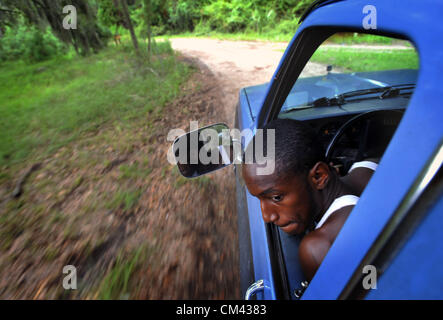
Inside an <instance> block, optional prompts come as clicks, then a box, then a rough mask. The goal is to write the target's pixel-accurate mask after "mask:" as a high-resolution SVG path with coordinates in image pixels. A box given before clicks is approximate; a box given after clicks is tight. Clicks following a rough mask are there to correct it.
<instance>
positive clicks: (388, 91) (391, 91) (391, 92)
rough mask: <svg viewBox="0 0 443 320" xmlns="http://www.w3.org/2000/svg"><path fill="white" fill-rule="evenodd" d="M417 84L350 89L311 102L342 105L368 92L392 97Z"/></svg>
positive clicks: (320, 105)
mask: <svg viewBox="0 0 443 320" xmlns="http://www.w3.org/2000/svg"><path fill="white" fill-rule="evenodd" d="M413 89H415V84H401V85H395V86H387V87H377V88H370V89H363V90H356V91H350V92H346V93H343V94H339V95H336V96H334V97H331V98H328V97H322V98H319V99H316V100H314V101H312V102H311V103H309V104H308V105H309V106H312V107H329V106H341V105H343V104H345V103H346V102H347V101H346V99H347V98H352V97H358V96H365V95H368V94H374V93H381V94H380V95H379V96H378V97H379V98H380V99H386V98H392V97H396V96H398V95H400V93H401V91H402V90H413Z"/></svg>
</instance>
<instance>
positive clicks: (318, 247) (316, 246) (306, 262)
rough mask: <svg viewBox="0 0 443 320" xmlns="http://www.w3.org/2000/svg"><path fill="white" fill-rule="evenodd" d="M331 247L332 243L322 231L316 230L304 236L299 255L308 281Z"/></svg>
mask: <svg viewBox="0 0 443 320" xmlns="http://www.w3.org/2000/svg"><path fill="white" fill-rule="evenodd" d="M330 247H331V243H330V242H329V240H328V238H327V237H326V236H324V235H323V234H322V233H321V232H318V231H315V232H312V233H310V234H308V235H307V236H305V237H304V238H303V240H302V242H301V244H300V247H299V251H298V255H299V257H300V264H301V266H302V269H303V273H304V274H305V276H306V278H307V280H308V281H311V279H312V278H313V277H314V275H315V273H316V272H317V269H318V267H319V266H320V264H321V263H322V261H323V259H324V257H325V256H326V253H328V250H329V248H330Z"/></svg>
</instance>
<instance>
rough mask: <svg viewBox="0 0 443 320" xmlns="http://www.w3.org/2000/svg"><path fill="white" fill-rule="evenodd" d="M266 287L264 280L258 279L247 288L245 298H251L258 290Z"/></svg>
mask: <svg viewBox="0 0 443 320" xmlns="http://www.w3.org/2000/svg"><path fill="white" fill-rule="evenodd" d="M264 289H265V285H264V281H263V280H258V281H256V282H254V283H253V284H251V285H250V286H249V288H248V290H246V294H245V300H251V298H252V296H253V295H255V294H256V293H257V292H260V291H263V290H264Z"/></svg>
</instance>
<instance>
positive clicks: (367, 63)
mask: <svg viewBox="0 0 443 320" xmlns="http://www.w3.org/2000/svg"><path fill="white" fill-rule="evenodd" d="M312 61H316V62H321V63H324V64H332V65H334V66H337V67H341V68H346V69H347V70H350V71H354V72H365V71H381V70H390V69H418V66H419V60H418V55H417V53H416V52H415V50H414V49H410V50H366V49H353V48H326V47H325V48H320V49H318V50H317V51H316V52H315V54H314V55H313V56H312Z"/></svg>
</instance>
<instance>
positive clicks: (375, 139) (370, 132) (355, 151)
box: [325, 110, 403, 174]
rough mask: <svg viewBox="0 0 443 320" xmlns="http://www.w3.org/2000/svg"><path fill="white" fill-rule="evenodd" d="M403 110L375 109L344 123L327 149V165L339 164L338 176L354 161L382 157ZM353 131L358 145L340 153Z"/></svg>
mask: <svg viewBox="0 0 443 320" xmlns="http://www.w3.org/2000/svg"><path fill="white" fill-rule="evenodd" d="M402 116H403V111H399V110H374V111H369V112H365V113H362V114H359V115H357V116H355V117H353V118H351V119H350V120H348V121H347V122H345V123H344V124H343V125H342V126H341V127H340V128H339V129H338V130H337V132H336V134H335V135H334V137H333V138H332V139H331V141H330V142H329V145H328V147H327V148H326V156H325V158H326V163H331V162H333V163H334V164H338V165H341V168H340V173H341V174H346V173H347V172H348V170H349V168H350V167H351V165H352V164H353V163H354V162H357V161H362V160H364V159H367V158H381V156H382V155H383V153H384V151H385V149H386V148H387V146H388V144H389V142H390V140H391V138H392V136H393V135H394V132H395V130H396V128H397V126H398V124H399V123H400V121H401V118H402ZM349 131H354V134H355V132H357V133H358V135H359V139H358V140H359V141H358V145H354V146H351V148H347V152H345V153H344V154H341V155H340V154H339V151H340V148H339V146H341V145H343V140H344V138H345V137H347V136H349V135H352V132H349Z"/></svg>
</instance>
